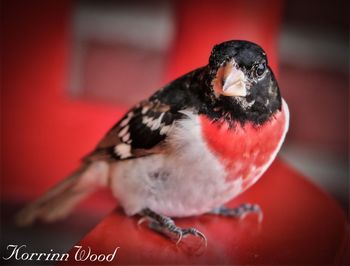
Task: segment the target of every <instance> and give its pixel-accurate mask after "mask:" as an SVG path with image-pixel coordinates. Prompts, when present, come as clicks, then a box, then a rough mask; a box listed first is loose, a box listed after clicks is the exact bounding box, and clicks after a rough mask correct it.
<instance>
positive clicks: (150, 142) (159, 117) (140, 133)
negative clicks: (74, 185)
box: [83, 101, 184, 162]
mask: <svg viewBox="0 0 350 266" xmlns="http://www.w3.org/2000/svg"><path fill="white" fill-rule="evenodd" d="M183 116H184V114H182V113H180V112H177V111H174V110H172V109H171V108H170V106H169V105H167V104H162V103H160V102H159V101H143V102H141V103H140V104H139V105H137V106H136V107H135V108H133V109H131V110H130V111H129V112H127V113H126V114H125V116H124V117H123V118H122V119H121V120H120V121H119V122H118V123H117V124H116V125H115V126H114V127H113V128H111V130H110V131H109V132H108V133H107V134H106V135H105V137H104V138H103V139H102V140H101V141H100V142H99V143H98V145H97V146H96V148H95V150H94V151H93V152H92V153H90V154H89V155H87V156H86V157H85V158H84V159H83V160H84V161H86V162H91V161H96V160H108V161H113V160H125V159H131V158H137V157H141V156H146V155H150V154H156V153H161V152H164V151H165V149H166V147H165V145H164V143H165V142H164V140H165V139H166V137H167V134H168V132H169V131H170V130H171V128H172V126H173V124H174V122H175V121H176V120H178V119H181V118H182V117H183Z"/></svg>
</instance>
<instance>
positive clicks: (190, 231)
mask: <svg viewBox="0 0 350 266" xmlns="http://www.w3.org/2000/svg"><path fill="white" fill-rule="evenodd" d="M177 229H178V230H176V232H175V233H176V234H178V236H179V238H178V239H177V241H176V245H178V244H180V242H181V240H182V239H183V237H186V236H187V235H193V236H195V237H200V238H201V241H202V242H204V246H205V247H207V244H208V241H207V238H206V236H205V235H204V234H203V233H202V232H201V231H199V230H197V229H196V228H193V227H190V228H186V229H182V228H179V227H177Z"/></svg>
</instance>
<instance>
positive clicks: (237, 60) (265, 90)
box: [207, 40, 281, 124]
mask: <svg viewBox="0 0 350 266" xmlns="http://www.w3.org/2000/svg"><path fill="white" fill-rule="evenodd" d="M207 70H208V73H209V79H208V80H209V81H210V82H209V83H210V84H208V86H209V87H210V93H211V95H212V97H211V98H212V100H213V101H214V102H215V106H216V108H217V109H218V110H220V109H221V110H222V111H223V112H226V113H228V114H230V115H231V116H232V117H233V118H235V119H236V120H240V121H241V122H245V121H247V120H249V121H253V122H255V123H256V124H261V123H263V122H265V121H266V120H267V119H268V118H269V117H270V116H271V115H272V114H273V113H274V112H275V111H277V110H279V109H280V108H281V96H280V92H279V88H278V84H277V82H276V79H275V77H274V75H273V72H272V70H271V68H270V67H269V65H268V60H267V57H266V53H265V52H264V50H263V49H262V48H261V47H260V46H258V45H257V44H254V43H252V42H248V41H237V40H233V41H227V42H223V43H221V44H218V45H215V46H214V48H213V50H212V52H211V55H210V58H209V64H208V68H207Z"/></svg>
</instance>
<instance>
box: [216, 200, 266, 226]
mask: <svg viewBox="0 0 350 266" xmlns="http://www.w3.org/2000/svg"><path fill="white" fill-rule="evenodd" d="M250 213H256V214H257V215H258V221H259V223H261V222H262V220H263V217H264V216H263V212H262V210H261V208H260V206H259V205H257V204H250V203H243V204H241V205H240V206H238V207H235V208H227V207H224V206H221V207H218V208H215V209H213V210H212V211H211V212H210V214H216V215H221V216H226V217H236V218H239V219H243V218H244V217H245V216H247V214H250Z"/></svg>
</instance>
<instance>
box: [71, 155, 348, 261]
mask: <svg viewBox="0 0 350 266" xmlns="http://www.w3.org/2000/svg"><path fill="white" fill-rule="evenodd" d="M242 202H254V203H258V204H260V205H261V207H262V209H263V210H264V220H263V222H262V223H261V224H259V223H258V221H257V217H254V215H250V216H248V217H246V218H245V219H244V220H235V219H230V218H224V217H216V216H213V215H203V216H201V217H193V218H186V219H176V222H177V224H178V225H180V226H182V227H189V226H194V227H196V228H198V229H199V230H200V231H202V232H203V233H204V234H205V235H206V236H207V238H208V246H207V248H204V247H203V246H201V245H200V241H198V240H197V239H195V238H192V237H189V238H186V239H185V241H184V242H182V243H181V244H180V245H179V246H176V245H175V244H174V243H173V242H171V241H169V240H168V239H166V238H164V237H163V236H161V235H159V234H156V233H154V232H152V231H150V230H149V229H148V227H147V226H145V225H141V226H140V227H138V226H137V218H136V217H135V218H129V217H126V216H125V215H124V214H123V212H122V211H121V210H118V209H117V210H115V211H113V212H112V213H111V214H110V215H108V216H107V217H105V219H103V220H102V221H101V222H100V223H99V224H98V225H97V226H96V227H95V228H94V229H93V230H92V231H91V232H89V233H88V234H87V235H86V236H85V237H84V238H83V239H82V240H81V241H80V242H79V243H78V244H77V245H80V246H82V247H83V248H84V249H87V248H88V247H90V248H91V249H92V250H93V252H94V253H97V254H100V253H104V254H108V253H111V252H112V251H114V249H115V248H116V247H120V248H119V249H118V250H117V252H116V256H115V257H114V260H113V261H112V262H108V265H120V264H142V265H145V264H148V265H149V264H176V265H177V264H181V265H184V264H235V265H236V264H238V265H252V264H253V265H255V264H265V265H281V264H292V265H310V264H312V265H314V264H327V265H329V264H338V263H340V262H342V261H344V260H345V259H344V255H345V252H346V249H347V247H348V243H347V241H348V232H347V222H346V218H345V216H344V214H343V213H342V211H341V209H340V208H339V207H338V205H337V204H336V203H335V202H334V201H333V199H332V198H330V197H329V196H328V195H327V194H325V193H324V192H322V191H321V190H319V189H318V188H317V187H315V186H314V185H312V184H311V183H309V182H308V181H306V180H305V179H304V178H303V177H302V176H300V175H299V174H298V173H296V172H295V171H293V170H291V169H290V168H289V167H288V166H286V165H285V164H284V163H282V162H281V161H280V160H277V161H275V162H274V163H273V165H272V166H271V168H270V169H269V170H268V172H267V173H266V174H265V175H264V176H263V178H262V179H261V180H260V181H258V183H257V184H256V185H254V186H253V187H252V188H251V189H249V190H248V191H246V192H245V193H244V194H242V195H241V196H240V197H239V198H237V199H235V200H234V201H232V202H230V203H229V206H235V205H237V204H239V203H242ZM75 252H76V248H73V249H72V250H71V252H70V260H69V262H68V264H75V263H76V261H75V258H74V255H75ZM81 263H82V262H79V264H81ZM85 263H86V264H91V262H90V261H85ZM105 263H106V262H105ZM94 264H96V262H94Z"/></svg>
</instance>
